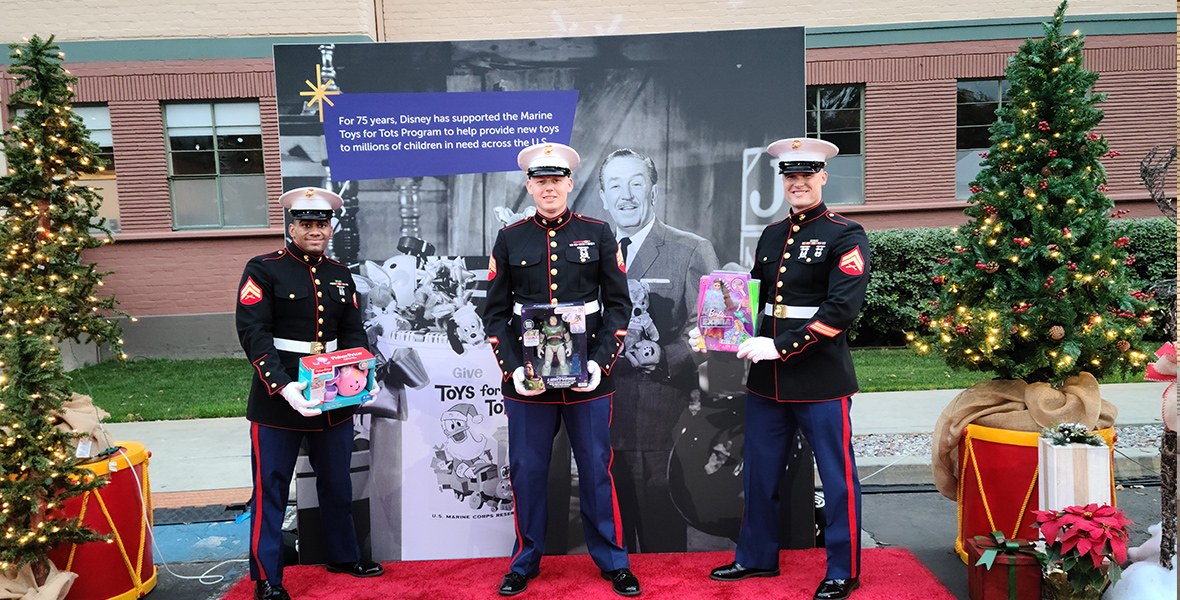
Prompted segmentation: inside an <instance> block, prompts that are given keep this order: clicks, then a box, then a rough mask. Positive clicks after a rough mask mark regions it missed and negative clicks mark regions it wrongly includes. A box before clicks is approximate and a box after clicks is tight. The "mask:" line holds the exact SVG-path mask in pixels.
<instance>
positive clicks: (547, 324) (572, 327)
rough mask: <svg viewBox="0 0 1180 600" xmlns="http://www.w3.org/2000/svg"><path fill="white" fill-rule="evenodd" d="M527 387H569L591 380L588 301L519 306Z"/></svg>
mask: <svg viewBox="0 0 1180 600" xmlns="http://www.w3.org/2000/svg"><path fill="white" fill-rule="evenodd" d="M520 329H521V340H522V343H523V346H524V363H525V368H524V370H525V387H528V388H529V389H541V387H542V386H543V387H544V388H546V389H552V388H568V387H572V386H575V385H584V384H586V383H587V382H588V381H590V373H589V370H588V365H587V352H586V305H585V304H583V303H581V302H563V303H560V304H526V305H524V306H523V307H522V308H521V310H520Z"/></svg>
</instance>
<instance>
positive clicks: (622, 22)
mask: <svg viewBox="0 0 1180 600" xmlns="http://www.w3.org/2000/svg"><path fill="white" fill-rule="evenodd" d="M1057 4H1058V2H1057V1H1056V0H995V1H992V2H965V1H956V2H936V3H930V2H921V1H917V0H879V1H876V2H863V1H861V0H831V1H826V2H817V1H814V0H807V1H804V2H796V3H792V4H790V5H789V6H788V5H784V4H783V3H781V2H773V1H770V0H726V1H695V2H693V1H690V2H676V3H668V2H651V1H646V2H645V1H642V0H641V1H639V2H633V1H628V2H619V1H617V0H616V1H614V2H601V1H594V0H570V1H568V2H565V3H562V4H556V3H547V2H522V1H520V0H509V1H506V2H471V1H470V0H438V1H436V2H431V3H430V5H429V8H425V7H424V4H423V3H422V2H420V1H416V0H385V1H384V2H383V4H382V9H383V10H382V12H383V14H384V16H385V19H384V27H385V37H384V38H382V39H383V40H385V41H430V40H456V39H489V38H490V39H496V38H519V37H549V36H586V35H611V34H637V33H657V32H671V31H710V30H719V29H752V28H763V27H790V26H799V25H804V26H807V27H843V26H850V25H870V24H885V23H914V22H925V21H951V20H961V19H995V18H1002V17H1038V18H1040V17H1048V16H1050V15H1052V14H1053V11H1054V9H1056V8H1057ZM1172 10H1175V9H1174V7H1173V6H1172V3H1171V2H1170V1H1168V0H1126V1H1122V2H1118V1H1116V2H1103V1H1100V0H1074V2H1071V3H1070V8H1069V14H1070V15H1085V14H1116V13H1141V12H1143V13H1150V12H1168V11H1172Z"/></svg>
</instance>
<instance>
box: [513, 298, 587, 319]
mask: <svg viewBox="0 0 1180 600" xmlns="http://www.w3.org/2000/svg"><path fill="white" fill-rule="evenodd" d="M523 308H524V305H523V304H521V303H519V302H515V303H513V304H512V312H513V313H514V314H518V315H519V314H520V311H521V310H522V309H523ZM598 308H599V307H598V301H597V300H591V301H589V302H587V303H586V314H588V315H592V314H594V313H596V312H598Z"/></svg>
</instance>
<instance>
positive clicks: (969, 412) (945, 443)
mask: <svg viewBox="0 0 1180 600" xmlns="http://www.w3.org/2000/svg"><path fill="white" fill-rule="evenodd" d="M1118 413H1119V411H1118V408H1117V407H1116V406H1115V405H1113V404H1111V403H1110V402H1107V401H1106V400H1103V399H1102V396H1100V395H1099V391H1098V380H1096V379H1094V376H1093V375H1091V374H1089V373H1082V374H1080V375H1076V376H1074V377H1070V378H1069V379H1066V380H1065V383H1063V384H1062V385H1061V387H1060V388H1054V387H1053V386H1051V385H1049V384H1047V383H1031V384H1030V383H1025V382H1024V381H1022V380H1019V379H1015V380H1013V379H997V380H994V381H985V382H983V383H977V384H975V385H973V386H971V387H969V388H967V389H965V390H963V391H962V393H960V394H959V395H958V396H955V399H954V400H951V402H950V404H948V405H947V406H946V408H944V409H943V410H942V414H941V415H939V417H938V422H936V423H935V425H934V439H933V445H932V448H931V451H932V453H933V456H932V459H933V460H932V461H931V467H932V468H933V469H934V486H935V487H937V488H938V491H940V492H942V495H943V496H946V497H947V498H950V499H951V500H957V499H958V498H957V495H958V488H959V438H961V437H962V436H963V428H964V427H966V426H967V425H968V424H971V423H974V424H976V425H983V426H985V427H994V428H997V429H1010V430H1013V431H1040V430H1041V429H1044V428H1046V427H1053V426H1055V425H1059V424H1061V423H1081V424H1083V425H1085V426H1086V427H1089V428H1090V429H1091V430H1096V429H1106V428H1107V427H1110V426H1112V425H1113V424H1114V419H1115V417H1116V416H1118Z"/></svg>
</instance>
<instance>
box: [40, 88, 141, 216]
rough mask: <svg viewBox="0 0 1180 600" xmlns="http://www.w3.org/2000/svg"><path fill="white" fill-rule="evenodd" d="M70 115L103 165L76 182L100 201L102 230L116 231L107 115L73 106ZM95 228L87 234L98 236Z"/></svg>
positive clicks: (107, 111)
mask: <svg viewBox="0 0 1180 600" xmlns="http://www.w3.org/2000/svg"><path fill="white" fill-rule="evenodd" d="M72 110H73V111H74V114H76V115H78V116H79V117H81V118H82V124H83V125H85V126H86V129H89V130H90V136H89V137H90V141H92V142H94V143H95V144H98V157H99V158H101V159H102V160H103V161H104V163H103V164H104V167H103V170H102V171H98V172H96V173H84V174H81V175H80V176H79V177H78V179H79V181H82V182H84V183H83V185H86V186H87V187H92V188H94V191H95V192H97V193H98V195H99V197H100V198H102V205H101V206H99V208H98V216H99V217H101V218H104V219H106V227H107V229H110V230H111V231H116V232H117V231H119V190H118V187H117V186H116V185H115V173H116V171H115V144H114V141H113V138H112V136H111V111H110V109H109V108H107V107H106V106H105V105H94V106H74V107H73V108H72ZM25 111H26V109H24V108H19V109H17V110H16V116H18V117H21V116H24V114H25ZM98 232H99V230H98V229H97V228H95V229H94V230H93V231H92V232H91V233H98Z"/></svg>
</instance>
